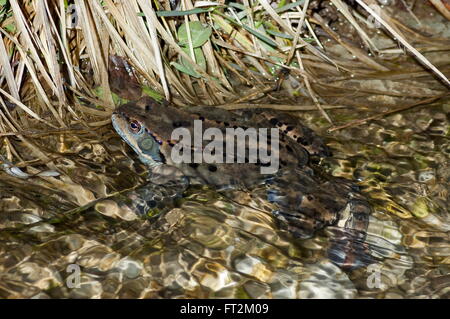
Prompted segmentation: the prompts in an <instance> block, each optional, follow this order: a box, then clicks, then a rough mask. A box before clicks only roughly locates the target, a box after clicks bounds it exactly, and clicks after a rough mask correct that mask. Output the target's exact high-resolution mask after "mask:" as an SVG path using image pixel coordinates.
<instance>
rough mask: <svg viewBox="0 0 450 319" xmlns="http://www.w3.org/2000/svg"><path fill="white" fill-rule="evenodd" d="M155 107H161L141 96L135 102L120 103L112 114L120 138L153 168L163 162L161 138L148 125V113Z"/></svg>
mask: <svg viewBox="0 0 450 319" xmlns="http://www.w3.org/2000/svg"><path fill="white" fill-rule="evenodd" d="M155 107H161V105H159V104H158V103H157V102H156V101H154V100H153V99H150V98H142V99H140V100H138V101H137V102H130V103H126V104H123V105H121V106H120V107H118V108H117V109H116V111H115V112H114V113H113V114H112V116H111V120H112V124H113V126H114V129H115V130H116V131H117V133H118V134H119V135H120V136H121V137H122V139H123V140H124V141H125V142H127V143H128V145H130V146H131V148H132V149H133V150H134V151H135V152H136V153H137V154H138V155H139V159H140V160H141V161H142V162H143V163H144V164H146V165H147V166H149V167H151V168H153V167H155V166H158V165H161V164H162V163H163V162H164V156H162V154H161V152H160V147H161V145H162V144H163V139H162V138H160V137H159V136H157V135H156V134H155V133H153V132H152V130H151V129H150V128H149V127H148V126H149V121H148V115H149V114H150V111H154V108H155Z"/></svg>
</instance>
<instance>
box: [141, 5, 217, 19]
mask: <svg viewBox="0 0 450 319" xmlns="http://www.w3.org/2000/svg"><path fill="white" fill-rule="evenodd" d="M214 8H215V7H211V8H207V9H202V8H195V9H192V10H185V11H163V10H161V11H156V15H157V16H158V17H181V16H187V15H191V14H199V13H205V12H211V11H213V10H214ZM139 15H140V16H143V15H144V14H143V13H139Z"/></svg>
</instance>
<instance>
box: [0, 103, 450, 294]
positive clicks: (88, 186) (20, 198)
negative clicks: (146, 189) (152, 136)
mask: <svg viewBox="0 0 450 319" xmlns="http://www.w3.org/2000/svg"><path fill="white" fill-rule="evenodd" d="M446 103H447V104H446ZM446 103H445V102H444V103H442V102H441V103H440V104H435V105H429V106H426V107H421V108H418V109H413V110H409V111H405V112H402V113H398V114H394V115H391V116H389V117H386V118H383V119H381V120H377V121H371V122H369V123H368V124H365V125H362V126H358V127H355V128H350V129H344V130H340V131H337V132H333V134H327V133H326V127H325V125H324V120H323V118H322V117H321V116H320V115H319V113H318V112H310V113H308V114H306V113H305V114H302V115H301V116H302V120H303V121H304V122H305V123H306V124H307V125H309V126H311V127H312V128H314V129H315V130H316V131H317V132H318V133H319V134H321V135H323V136H325V138H326V140H327V143H328V144H329V146H330V147H331V148H332V149H333V152H334V156H333V157H332V158H330V159H327V160H326V161H324V162H323V163H322V166H323V167H324V169H325V170H326V171H327V172H328V173H330V174H332V175H335V176H341V177H346V178H349V179H352V180H355V181H357V182H358V184H359V185H360V186H361V187H362V189H363V192H364V193H365V194H366V196H367V197H368V198H369V199H370V202H371V204H372V205H373V208H374V209H373V214H372V215H371V217H370V225H369V229H368V235H367V239H366V242H367V245H368V247H369V251H370V255H371V256H372V257H374V260H375V262H374V263H373V264H372V265H370V266H369V267H362V268H358V269H353V270H346V271H344V270H343V269H341V268H339V267H338V266H336V265H334V264H333V263H331V262H330V260H329V259H328V257H327V249H328V247H329V245H330V243H331V242H332V240H333V238H334V237H335V235H336V232H337V231H338V229H337V228H336V227H329V228H326V229H325V230H323V231H320V232H318V233H317V234H316V235H315V236H314V237H313V238H310V239H307V240H298V239H294V238H292V237H291V236H290V235H289V234H287V233H285V232H282V231H280V230H279V229H278V227H277V225H276V224H275V221H274V218H273V216H272V215H271V213H270V210H271V207H270V204H269V203H267V202H264V201H263V200H262V199H258V197H255V196H252V197H251V196H250V194H249V193H248V192H246V191H238V190H236V191H233V192H230V194H229V196H227V197H224V196H223V195H222V194H220V193H218V192H216V191H215V190H213V189H210V188H207V187H202V188H199V187H196V188H191V189H189V190H188V193H187V195H186V197H185V199H184V200H183V201H182V202H180V204H179V207H177V208H174V209H171V210H169V211H166V212H164V213H163V214H162V215H160V216H159V217H158V218H156V220H153V221H151V222H150V221H142V220H124V219H123V218H120V217H117V216H116V217H108V216H104V215H102V214H100V213H98V212H97V211H95V210H94V209H93V208H92V207H86V208H84V209H80V210H78V211H74V210H73V209H76V208H77V207H78V206H79V205H81V204H85V203H88V202H89V201H90V200H92V199H94V197H95V198H99V197H101V196H104V195H108V194H111V193H113V192H114V191H117V190H123V189H125V188H127V187H131V186H134V185H136V184H138V183H139V182H140V181H142V178H141V177H140V176H139V173H143V171H144V168H143V167H142V165H141V164H140V163H139V161H138V160H137V159H136V157H135V156H134V154H132V152H131V151H130V150H129V149H128V147H126V146H125V145H124V143H122V141H121V140H120V139H119V138H118V136H117V135H116V134H115V133H114V132H113V130H112V128H111V127H105V128H104V130H103V131H100V132H98V133H97V134H98V136H97V138H93V137H92V136H91V137H89V142H86V140H87V138H86V137H83V136H82V135H80V136H76V135H75V136H67V137H65V140H61V138H57V137H55V136H48V137H42V138H41V139H39V141H40V143H41V146H42V147H49V146H48V145H55V149H53V151H54V153H53V154H55V155H59V157H57V159H56V160H55V162H56V165H57V166H58V168H59V169H61V170H62V171H64V172H66V174H67V176H70V179H69V178H68V177H66V176H61V177H58V178H30V179H27V180H20V179H17V178H14V177H12V176H9V175H7V174H6V173H4V172H1V173H0V189H1V192H0V212H1V213H0V297H1V298H28V297H35V298H67V297H68V298H116V297H119V298H161V297H163V298H174V297H181V298H184V297H188V298H223V297H227V298H449V297H450V271H449V270H450V240H449V230H450V215H449V211H448V207H449V206H450V205H449V204H450V194H449V183H450V170H449V161H450V140H449V136H450V121H449V120H450V107H449V104H448V102H446ZM346 112H347V115H346ZM352 112H353V111H344V112H342V111H340V113H339V114H341V115H340V116H342V117H346V116H350V115H349V114H351V113H352ZM353 113H354V112H353ZM336 114H337V113H336ZM336 114H333V116H335V117H336V116H337V115H336ZM83 141H84V142H83ZM52 143H53V144H52ZM125 151H126V153H124V152H125ZM127 154H128V155H127ZM61 155H63V156H61ZM30 165H31V166H33V165H32V163H31V164H30ZM42 168H44V166H42ZM255 192H257V190H255ZM230 198H231V199H230ZM68 212H70V213H68ZM71 265H72V266H71ZM74 265H75V266H74ZM71 267H72V268H71ZM74 269H75V273H74V272H73V271H74ZM77 270H80V276H79V284H80V285H79V287H78V288H70V287H73V286H71V285H72V284H75V285H76V284H77V283H78V282H77V281H76V278H75V277H74V274H75V275H76V271H77Z"/></svg>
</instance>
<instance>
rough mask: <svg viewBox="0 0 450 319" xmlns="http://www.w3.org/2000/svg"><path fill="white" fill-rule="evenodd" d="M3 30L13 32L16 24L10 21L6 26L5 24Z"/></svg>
mask: <svg viewBox="0 0 450 319" xmlns="http://www.w3.org/2000/svg"><path fill="white" fill-rule="evenodd" d="M5 30H6V31H8V32H9V33H14V32H16V26H15V25H14V24H12V23H10V24H8V25H7V26H5Z"/></svg>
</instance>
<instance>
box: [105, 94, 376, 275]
mask: <svg viewBox="0 0 450 319" xmlns="http://www.w3.org/2000/svg"><path fill="white" fill-rule="evenodd" d="M194 120H200V121H201V123H202V127H203V131H204V130H206V129H208V128H217V129H219V130H220V132H222V133H225V131H226V129H227V128H238V127H240V128H243V129H244V130H245V129H247V128H249V127H255V128H277V129H278V132H279V137H280V142H279V147H278V149H277V148H274V147H273V145H274V143H273V141H271V142H270V143H268V145H267V150H266V151H268V152H272V151H273V152H278V157H279V159H280V167H279V170H278V171H277V172H276V173H273V174H262V173H261V170H260V168H261V166H262V165H264V163H260V162H257V163H250V162H248V159H245V160H244V161H245V162H244V163H224V164H219V163H210V164H208V163H175V162H173V161H172V157H171V152H172V150H173V148H174V147H175V145H177V143H186V144H183V145H185V146H186V147H188V143H187V142H186V141H181V140H174V139H172V132H173V130H174V129H176V128H183V129H186V130H188V131H189V132H190V133H191V136H192V137H194V133H193V128H194ZM112 123H113V126H114V128H115V130H116V131H117V132H118V134H119V135H120V136H121V137H122V138H123V139H124V140H125V141H126V142H127V143H128V144H129V145H130V146H131V148H133V149H134V151H135V152H136V153H137V154H138V155H139V158H140V160H141V161H142V162H143V163H145V164H146V165H147V166H148V167H149V172H150V176H149V180H150V183H151V185H152V187H155V185H161V186H163V185H164V184H165V183H168V182H171V183H179V184H180V185H182V186H180V187H179V188H178V189H179V190H180V193H182V192H183V191H184V190H185V189H186V187H187V185H188V184H207V185H210V186H214V187H216V188H217V189H218V190H225V189H229V188H233V189H236V188H241V189H247V190H249V191H251V190H252V189H253V188H255V186H256V185H260V186H261V185H262V186H263V187H262V188H259V191H257V192H256V191H255V192H252V195H253V196H262V197H263V198H265V199H267V200H268V201H269V202H271V203H272V204H273V205H274V206H275V207H276V209H274V211H273V212H272V213H273V215H274V216H275V217H276V219H277V221H278V223H279V226H280V228H282V229H284V230H286V231H288V232H289V233H291V234H292V235H293V236H295V237H298V238H302V239H305V238H310V237H312V236H313V235H314V234H315V233H316V232H317V231H319V230H321V229H323V228H324V227H327V226H333V227H336V228H337V229H339V230H341V233H339V234H338V236H337V238H335V240H334V241H332V243H331V246H330V249H329V253H328V255H329V257H330V259H331V260H332V261H333V262H335V263H336V264H338V265H340V266H342V267H346V268H352V267H356V266H360V265H366V264H367V263H369V262H371V260H369V259H367V258H366V259H364V258H365V257H364V258H362V257H360V256H367V254H365V252H367V247H365V246H364V245H363V244H362V243H363V242H364V239H365V233H366V230H367V227H368V220H369V215H370V213H371V210H370V206H369V204H368V203H367V201H366V200H365V199H364V197H363V196H362V195H361V194H360V192H359V190H358V189H357V187H356V186H355V185H354V184H353V183H352V182H350V181H348V180H344V179H337V178H332V177H330V176H326V175H324V174H322V173H320V170H318V169H317V167H316V166H315V165H312V164H311V163H312V162H319V161H320V159H321V158H323V157H327V156H331V152H330V150H329V148H328V147H327V146H326V145H325V143H324V142H323V140H322V139H321V138H320V137H319V136H317V135H316V134H315V133H314V132H313V131H312V130H310V129H309V128H307V127H305V126H303V125H301V124H299V123H298V121H296V120H295V118H293V117H291V116H289V115H288V114H284V113H278V112H277V113H275V112H273V111H268V110H252V111H248V110H240V111H236V112H229V111H225V110H220V109H215V108H212V107H208V108H201V109H200V108H191V109H189V112H188V111H185V110H183V109H180V108H177V107H174V106H172V105H169V104H167V103H157V102H156V101H154V100H153V99H151V98H149V97H143V98H141V99H139V100H138V101H135V102H130V103H127V104H124V105H121V106H120V107H119V108H118V109H117V110H116V111H115V112H114V114H113V115H112ZM190 142H191V143H190V144H191V152H192V153H195V152H196V151H199V150H196V149H195V148H194V147H192V145H193V140H192V141H190ZM208 143H209V141H203V144H202V149H201V150H200V151H202V150H203V149H204V148H205V146H206V145H207V144H208ZM252 147H258V148H260V147H261V145H256V146H255V145H251V143H248V144H247V145H246V150H247V151H248V150H249V149H251V148H252ZM237 159H238V156H237V155H236V154H235V157H234V160H235V161H236V160H237ZM155 176H156V177H155ZM161 177H163V178H162V180H163V182H161V181H159V182H156V183H155V180H158V178H159V179H161ZM150 189H152V188H150ZM150 193H152V191H146V193H145V196H144V200H143V202H145V205H147V206H148V205H150V204H151V205H157V204H156V203H155V202H154V201H155V198H154V196H152V195H151V194H150ZM147 199H149V200H147ZM141 202H142V200H141ZM141 206H142V205H141ZM147 206H145V207H144V208H143V209H141V210H145V209H148V207H147ZM353 239H354V240H353Z"/></svg>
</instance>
